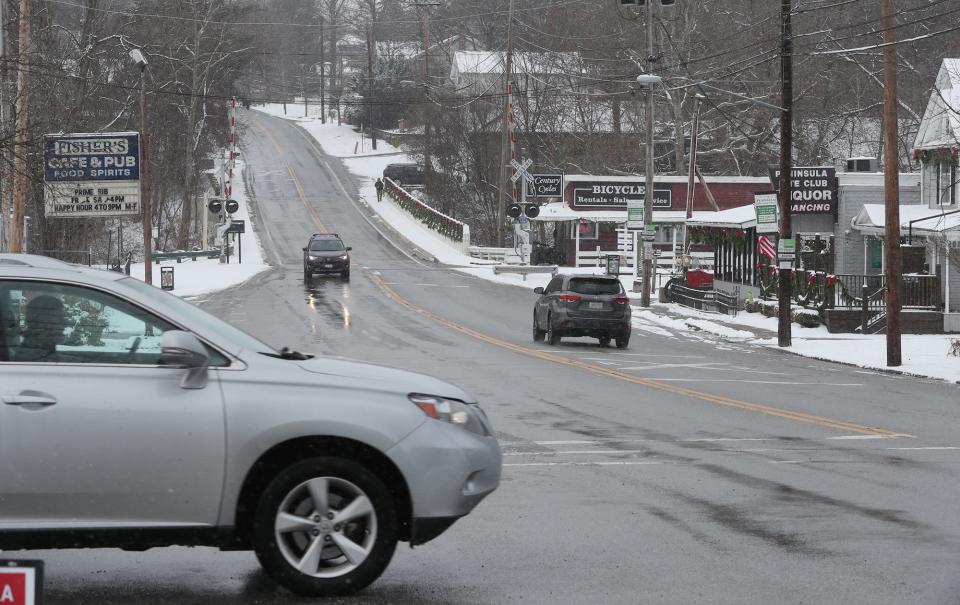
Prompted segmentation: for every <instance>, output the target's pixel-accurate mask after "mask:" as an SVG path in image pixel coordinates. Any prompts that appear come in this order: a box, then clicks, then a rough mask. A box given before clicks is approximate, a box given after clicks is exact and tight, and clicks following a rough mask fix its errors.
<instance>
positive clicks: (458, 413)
mask: <svg viewBox="0 0 960 605" xmlns="http://www.w3.org/2000/svg"><path fill="white" fill-rule="evenodd" d="M410 401H412V402H413V403H414V404H415V405H416V406H417V407H418V408H420V409H421V410H423V413H424V414H426V415H427V416H429V417H431V418H434V419H436V420H442V421H444V422H449V423H450V424H454V425H456V426H459V427H461V428H464V429H466V430H468V431H470V432H471V433H476V434H477V435H486V434H487V431H486V429H485V428H484V426H483V422H481V421H480V418H479V416H478V415H477V412H476V411H474V410H473V409H471V407H470V406H469V405H467V404H466V403H464V402H462V401H457V400H456V399H446V398H444V397H437V396H436V395H421V394H419V393H413V394H411V395H410Z"/></svg>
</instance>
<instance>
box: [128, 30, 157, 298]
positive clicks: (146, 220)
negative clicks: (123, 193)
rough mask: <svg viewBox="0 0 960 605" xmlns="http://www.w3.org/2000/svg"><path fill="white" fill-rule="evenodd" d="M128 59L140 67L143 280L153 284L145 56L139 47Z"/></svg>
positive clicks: (132, 51)
mask: <svg viewBox="0 0 960 605" xmlns="http://www.w3.org/2000/svg"><path fill="white" fill-rule="evenodd" d="M130 59H131V60H132V61H133V63H134V65H136V66H137V67H139V68H140V205H141V207H142V209H143V281H145V282H146V283H148V284H151V285H152V284H153V227H152V225H151V223H152V221H151V220H150V214H151V212H150V156H149V153H148V151H149V149H150V146H149V137H148V129H147V95H146V90H145V88H144V72H146V70H147V58H146V57H145V56H144V55H143V52H141V51H140V49H139V48H134V49H133V50H131V51H130Z"/></svg>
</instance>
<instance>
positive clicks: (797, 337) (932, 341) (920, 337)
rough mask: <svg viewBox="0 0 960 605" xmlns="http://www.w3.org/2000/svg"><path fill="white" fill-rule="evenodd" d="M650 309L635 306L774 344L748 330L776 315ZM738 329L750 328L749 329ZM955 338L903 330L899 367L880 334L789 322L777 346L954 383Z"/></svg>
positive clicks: (685, 325)
mask: <svg viewBox="0 0 960 605" xmlns="http://www.w3.org/2000/svg"><path fill="white" fill-rule="evenodd" d="M653 308H654V311H641V312H640V314H639V316H640V317H641V318H643V319H645V320H648V321H651V317H660V318H661V320H660V321H658V322H656V323H658V324H659V325H665V326H668V327H672V328H675V329H679V330H686V331H690V330H691V328H690V326H691V325H692V326H696V328H698V329H700V330H703V331H705V332H710V333H712V334H716V335H718V336H722V337H726V338H745V339H746V340H749V341H750V342H751V343H752V344H756V345H762V346H767V347H771V348H779V347H778V346H777V339H776V338H755V337H754V338H752V339H751V338H750V336H751V335H755V334H756V331H765V332H767V333H770V332H774V333H775V332H776V331H777V318H776V317H764V316H763V315H761V314H760V313H746V312H743V311H741V312H740V313H738V314H737V315H736V316H735V317H733V316H725V315H717V314H714V313H704V312H702V311H697V310H696V309H688V308H687V307H683V306H681V305H677V304H673V303H671V304H655V305H653ZM658 313H662V314H669V317H663V316H662V315H659V314H658ZM637 315H638V314H637V313H636V312H635V313H634V317H635V318H636V317H637ZM678 316H679V317H678ZM668 322H669V323H668ZM738 328H747V329H752V330H754V332H750V331H746V330H739V329H738ZM736 332H739V335H734V333H736ZM957 338H958V336H957V335H956V334H954V335H949V334H904V335H903V337H902V339H901V355H902V359H903V365H902V366H901V367H900V368H887V345H886V336H885V335H884V334H876V335H872V334H871V335H860V334H831V333H830V332H828V331H827V328H826V327H824V326H817V327H816V328H805V327H803V326H800V325H798V324H796V323H794V324H792V325H791V343H792V346H790V347H789V348H787V349H782V350H785V351H787V352H790V353H794V354H797V355H803V356H805V357H814V358H817V359H825V360H828V361H837V362H840V363H847V364H852V365H856V366H860V367H863V368H872V369H877V370H890V371H894V372H902V373H905V374H913V375H917V376H928V377H931V378H940V379H943V380H949V381H951V382H958V383H960V357H954V356H951V355H949V354H948V352H949V350H950V343H951V341H952V340H955V339H957Z"/></svg>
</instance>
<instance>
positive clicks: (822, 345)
mask: <svg viewBox="0 0 960 605" xmlns="http://www.w3.org/2000/svg"><path fill="white" fill-rule="evenodd" d="M256 109H258V110H260V111H263V112H265V113H268V114H270V115H275V116H280V117H286V118H287V119H290V120H294V121H296V122H298V123H300V125H301V126H302V127H303V128H304V129H306V130H307V132H309V133H310V134H311V135H312V136H313V137H314V138H315V139H316V140H317V142H318V143H319V144H320V146H321V147H323V150H324V151H325V152H326V153H328V154H330V155H333V156H337V157H340V158H344V162H345V164H346V166H347V168H348V169H349V170H350V171H351V172H352V173H353V174H356V175H358V176H360V177H363V178H365V179H366V181H365V182H363V184H362V185H361V189H360V196H361V198H362V199H361V201H362V202H365V203H366V204H367V205H368V206H369V207H370V208H372V209H373V211H374V212H376V213H377V214H379V215H380V217H381V219H382V220H383V221H384V222H385V223H387V224H389V225H391V226H392V227H393V228H394V229H395V230H396V231H398V232H399V233H401V234H403V236H404V237H406V238H407V239H408V240H410V241H411V242H413V243H414V244H415V245H416V246H417V247H419V248H420V249H421V250H422V251H424V252H427V253H428V254H429V255H430V256H432V257H434V258H436V259H437V260H438V261H439V262H441V263H444V264H448V265H453V266H455V267H456V268H457V270H459V271H462V272H464V273H468V274H470V275H474V276H476V277H479V278H482V279H486V280H489V281H494V282H498V283H503V284H510V285H513V286H520V287H524V288H528V289H531V290H532V289H533V288H536V287H538V286H546V285H547V283H548V282H549V281H550V278H551V275H550V274H548V273H535V274H530V275H528V276H527V277H526V279H524V278H523V276H521V275H518V274H513V273H506V274H501V275H496V274H494V272H493V268H492V267H491V266H489V264H488V263H485V262H484V261H480V260H477V259H474V258H471V257H469V256H467V255H465V254H463V253H462V252H461V251H460V250H458V249H457V248H456V247H455V246H454V245H452V244H450V243H448V242H447V241H446V240H445V239H444V238H442V237H440V236H438V235H436V234H435V233H434V232H433V231H431V230H429V229H427V228H426V227H424V226H423V225H422V224H421V223H420V222H419V221H417V220H415V219H413V218H412V217H411V216H410V215H408V214H407V213H406V212H404V211H403V210H401V209H400V208H399V207H398V206H397V205H396V204H394V203H393V202H392V201H391V200H390V198H389V197H388V196H384V198H383V201H382V202H379V203H378V202H377V201H376V199H377V198H376V191H375V189H374V188H373V182H374V180H375V179H376V177H377V176H379V175H381V174H382V173H383V169H384V168H385V167H386V165H387V164H390V163H392V162H406V161H409V158H408V157H407V156H406V155H404V153H403V151H402V150H400V149H397V148H395V147H393V146H391V145H389V144H388V143H386V142H384V141H380V142H378V145H377V147H378V149H377V151H373V150H372V149H370V145H369V142H367V143H366V144H365V145H363V148H362V150H361V145H360V143H359V141H360V135H359V133H356V132H354V131H353V127H352V126H348V125H342V126H337V125H336V122H335V121H333V122H331V121H330V120H328V121H327V124H321V123H320V120H319V117H318V116H319V107H316V108H315V107H314V106H312V105H311V106H310V108H309V109H310V111H309V113H308V116H310V117H307V118H304V117H303V115H304V114H303V106H302V105H294V104H289V105H288V106H287V114H286V115H284V113H283V108H282V106H281V105H279V104H273V105H267V106H260V107H256ZM361 156H363V157H361ZM180 266H183V265H180ZM562 270H563V272H565V273H580V274H588V275H589V274H602V273H603V269H601V268H599V267H581V268H577V269H573V268H570V267H563V268H562ZM155 279H159V277H157V278H155ZM620 280H621V282H622V283H623V285H624V289H625V290H626V291H627V293H628V295H629V296H630V297H631V299H634V300H636V299H637V298H639V294H637V293H634V292H633V291H632V290H633V277H632V276H631V275H622V276H621V277H620ZM660 281H661V282H665V281H666V280H665V278H664V277H661V280H660ZM178 283H179V276H178ZM633 323H634V328H635V329H637V330H640V331H643V332H646V333H650V334H656V335H659V336H669V337H675V335H676V334H675V332H680V333H687V334H688V335H691V336H692V333H694V332H706V333H709V334H713V335H716V336H719V337H721V338H725V339H735V340H740V341H744V342H750V343H752V344H756V345H761V346H770V347H776V339H770V338H766V336H768V335H769V334H770V333H775V332H776V330H777V320H776V318H772V317H764V316H763V315H761V314H759V313H745V312H740V313H739V314H738V315H737V316H735V317H730V316H723V315H717V314H715V313H704V312H701V311H697V310H695V309H688V308H686V307H682V306H680V305H677V304H662V303H654V304H653V305H652V306H651V309H650V310H645V309H640V308H639V307H636V306H635V307H634V313H633ZM671 330H674V331H675V332H671ZM792 330H793V346H792V347H791V348H790V349H789V351H790V352H792V353H796V354H799V355H804V356H808V357H815V358H820V359H826V360H830V361H838V362H842V363H848V364H854V365H858V366H862V367H866V368H876V369H887V368H886V344H885V343H886V337H885V336H883V335H877V336H860V335H856V334H831V333H829V332H827V329H826V328H825V327H823V326H819V327H817V328H805V327H802V326H800V325H798V324H796V323H795V324H793V328H792ZM950 340H951V337H950V336H944V335H905V336H904V337H903V351H902V352H903V361H904V363H903V366H902V367H901V368H900V369H899V371H902V372H905V373H909V374H917V375H922V376H930V377H934V378H942V379H945V380H951V381H956V382H960V357H952V356H948V355H947V351H948V348H949V344H950Z"/></svg>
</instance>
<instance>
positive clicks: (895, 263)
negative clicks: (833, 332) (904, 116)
mask: <svg viewBox="0 0 960 605" xmlns="http://www.w3.org/2000/svg"><path fill="white" fill-rule="evenodd" d="M880 10H881V12H882V13H883V43H884V47H883V198H884V207H885V210H886V212H885V222H886V227H885V233H884V240H885V243H886V246H885V248H886V250H885V251H884V253H885V255H886V258H885V259H884V260H885V263H886V268H885V270H884V272H885V274H886V276H885V277H886V282H887V292H886V298H887V300H886V302H887V309H886V310H887V365H888V366H890V367H895V366H899V365H900V364H901V359H900V282H901V279H902V275H901V274H902V271H903V267H902V265H901V262H902V261H901V254H900V161H899V158H898V157H897V149H898V147H897V127H898V125H897V49H896V46H895V45H894V44H895V37H894V32H893V27H894V22H893V0H880Z"/></svg>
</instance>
